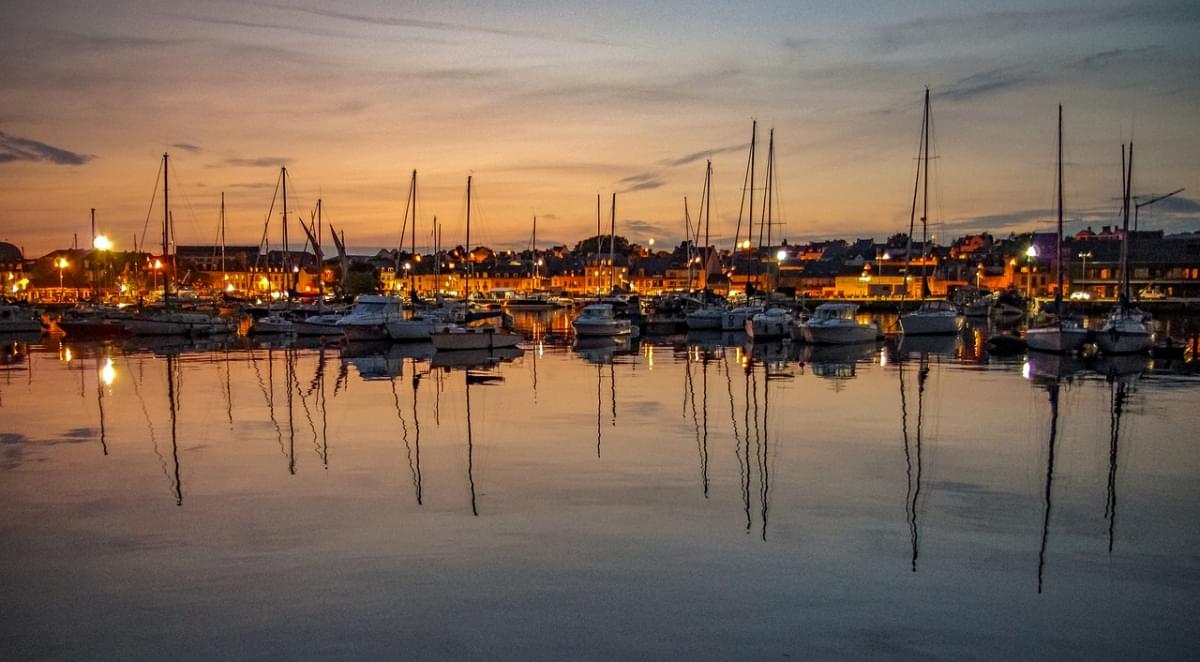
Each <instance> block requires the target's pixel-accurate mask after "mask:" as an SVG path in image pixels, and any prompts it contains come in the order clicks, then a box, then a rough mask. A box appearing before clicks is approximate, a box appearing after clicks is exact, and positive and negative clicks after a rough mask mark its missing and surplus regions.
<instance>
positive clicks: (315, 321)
mask: <svg viewBox="0 0 1200 662" xmlns="http://www.w3.org/2000/svg"><path fill="white" fill-rule="evenodd" d="M343 317H345V315H340V314H338V313H322V314H320V315H309V316H308V317H305V318H304V320H303V321H300V322H293V326H294V327H295V329H296V335H298V336H340V335H342V327H340V326H338V324H337V323H338V320H340V319H342V318H343Z"/></svg>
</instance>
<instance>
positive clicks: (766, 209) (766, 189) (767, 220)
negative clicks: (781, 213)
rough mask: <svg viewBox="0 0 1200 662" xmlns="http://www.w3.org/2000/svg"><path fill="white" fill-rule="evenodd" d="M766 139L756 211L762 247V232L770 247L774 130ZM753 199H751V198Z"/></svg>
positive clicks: (759, 242)
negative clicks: (759, 204)
mask: <svg viewBox="0 0 1200 662" xmlns="http://www.w3.org/2000/svg"><path fill="white" fill-rule="evenodd" d="M767 135H768V136H769V138H768V139H767V173H766V176H765V177H764V178H763V204H762V209H760V210H758V213H759V219H758V245H759V246H760V247H761V246H762V245H763V243H762V240H763V230H764V229H765V230H766V232H767V246H770V245H771V187H772V185H773V182H774V178H775V177H774V175H775V173H774V170H775V168H774V161H775V129H774V127H772V128H771V129H770V130H769V132H768V134H767ZM751 199H753V197H751ZM752 220H753V219H752Z"/></svg>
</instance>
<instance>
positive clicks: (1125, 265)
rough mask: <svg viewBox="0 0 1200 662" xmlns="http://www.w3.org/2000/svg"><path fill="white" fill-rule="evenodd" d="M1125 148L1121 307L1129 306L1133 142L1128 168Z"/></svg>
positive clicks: (1122, 147)
mask: <svg viewBox="0 0 1200 662" xmlns="http://www.w3.org/2000/svg"><path fill="white" fill-rule="evenodd" d="M1124 157H1125V147H1124V146H1123V145H1122V146H1121V165H1122V169H1123V170H1124V173H1123V174H1124V175H1125V181H1124V182H1123V184H1124V188H1125V196H1124V205H1123V207H1124V211H1123V214H1122V216H1123V220H1122V226H1121V297H1120V303H1121V305H1122V306H1125V305H1128V304H1129V239H1130V237H1129V206H1130V205H1129V201H1130V198H1131V197H1132V191H1133V141H1132V140H1130V141H1129V166H1128V168H1126V167H1125V158H1124Z"/></svg>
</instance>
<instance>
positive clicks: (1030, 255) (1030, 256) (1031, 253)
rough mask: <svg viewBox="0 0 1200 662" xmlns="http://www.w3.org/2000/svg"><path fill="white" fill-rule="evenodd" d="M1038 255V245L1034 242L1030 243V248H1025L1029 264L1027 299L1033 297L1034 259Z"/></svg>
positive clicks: (1026, 275) (1026, 280)
mask: <svg viewBox="0 0 1200 662" xmlns="http://www.w3.org/2000/svg"><path fill="white" fill-rule="evenodd" d="M1037 255H1038V252H1037V247H1036V246H1034V245H1033V244H1030V245H1029V248H1026V249H1025V261H1026V263H1027V265H1028V266H1026V269H1027V271H1026V272H1025V298H1026V299H1032V298H1033V261H1034V259H1036V258H1037Z"/></svg>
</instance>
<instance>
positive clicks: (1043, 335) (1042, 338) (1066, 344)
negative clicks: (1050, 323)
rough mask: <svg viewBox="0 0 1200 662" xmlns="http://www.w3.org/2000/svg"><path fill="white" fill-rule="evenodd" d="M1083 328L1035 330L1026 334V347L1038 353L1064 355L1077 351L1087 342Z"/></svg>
mask: <svg viewBox="0 0 1200 662" xmlns="http://www.w3.org/2000/svg"><path fill="white" fill-rule="evenodd" d="M1087 337H1088V332H1087V329H1083V328H1072V327H1067V328H1061V329H1060V328H1058V327H1048V328H1034V329H1030V330H1028V331H1026V332H1025V346H1026V347H1028V348H1029V349H1032V350H1034V351H1037V352H1053V353H1056V354H1063V353H1067V352H1074V351H1077V350H1078V349H1079V348H1080V347H1082V346H1083V343H1084V342H1086V341H1087Z"/></svg>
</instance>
